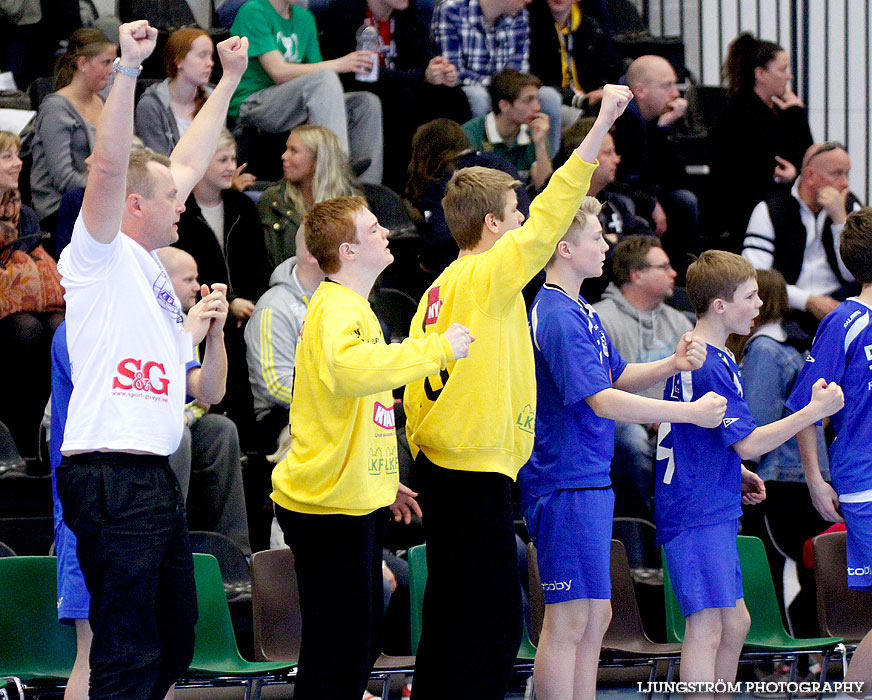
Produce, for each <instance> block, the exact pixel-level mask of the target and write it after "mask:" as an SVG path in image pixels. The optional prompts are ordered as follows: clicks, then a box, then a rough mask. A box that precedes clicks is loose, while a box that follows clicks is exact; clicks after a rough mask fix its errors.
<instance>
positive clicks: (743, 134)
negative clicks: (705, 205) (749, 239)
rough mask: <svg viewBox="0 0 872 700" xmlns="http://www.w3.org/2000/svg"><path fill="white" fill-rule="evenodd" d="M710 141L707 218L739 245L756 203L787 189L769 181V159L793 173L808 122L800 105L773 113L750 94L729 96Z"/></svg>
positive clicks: (808, 142)
mask: <svg viewBox="0 0 872 700" xmlns="http://www.w3.org/2000/svg"><path fill="white" fill-rule="evenodd" d="M710 139H711V153H712V155H711V169H712V171H711V180H712V186H713V188H714V190H713V191H714V193H715V195H716V196H715V197H714V198H713V201H714V202H719V203H720V206H719V208H720V211H718V212H716V216H714V217H713V219H715V220H718V221H721V222H723V224H724V225H725V229H726V230H727V231H729V232H730V233H731V234H732V235H733V236H734V237H735V239H736V241H737V242H738V243H741V240H742V237H743V236H744V234H745V229H746V228H747V226H748V219H749V218H750V217H751V212H752V211H753V209H754V207H755V206H757V203H758V202H761V201H762V200H764V199H765V198H766V197H767V195H769V194H770V193H772V192H774V191H776V190H778V189H783V190H785V191H788V192H789V190H790V187H789V186H786V185H779V184H777V183H776V182H775V181H774V180H773V179H772V178H773V174H774V171H775V165H776V162H775V156H780V157H781V158H784V159H785V160H789V161H790V162H791V163H793V165H794V166H795V167H796V172H797V174H798V173H799V170H800V168H801V166H802V158H803V156H804V155H805V152H806V150H807V149H808V147H809V146H811V144H812V138H811V130H810V129H809V126H808V118H807V117H806V114H805V110H804V109H802V108H801V107H791V108H790V109H786V110H783V111H782V110H778V109H776V110H775V111H773V110H772V109H770V108H769V107H767V106H766V105H765V104H764V103H763V100H761V99H760V98H759V97H757V95H756V94H754V93H751V94H748V95H744V94H739V95H734V96H733V97H731V98H730V101H729V103H728V105H727V108H726V109H725V110H724V112H723V114H721V116H720V117H719V118H718V121H717V122H716V123H715V125H714V127H712V130H711V133H710Z"/></svg>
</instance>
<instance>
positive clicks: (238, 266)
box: [173, 189, 272, 303]
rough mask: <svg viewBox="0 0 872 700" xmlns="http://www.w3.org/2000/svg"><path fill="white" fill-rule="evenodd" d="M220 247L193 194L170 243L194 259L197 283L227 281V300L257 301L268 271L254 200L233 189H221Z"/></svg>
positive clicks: (261, 292)
mask: <svg viewBox="0 0 872 700" xmlns="http://www.w3.org/2000/svg"><path fill="white" fill-rule="evenodd" d="M221 197H222V199H223V200H224V251H223V252H222V251H221V246H220V245H219V244H218V239H217V238H215V234H214V233H213V231H212V229H211V228H210V227H209V224H208V223H207V222H206V219H205V218H203V214H202V213H201V211H200V207H199V206H198V204H197V201H196V199H195V198H194V195H193V194H191V196H190V197H188V201H187V202H185V211H184V212H183V213H182V215H181V217H180V218H179V240H178V241H176V243H174V244H173V245H175V247H176V248H181V249H182V250H184V251H187V252H188V253H190V254H191V255H192V256H193V257H194V260H196V261H197V269H198V271H199V279H200V283H201V284H208V285H212V284H214V283H215V282H221V283H223V284H226V285H227V296H228V298H229V299H230V300H233V299H235V298H236V297H242V298H243V299H248V300H250V301H253V302H255V303H257V300H258V299H259V298H260V295H261V294H263V293H264V292H265V291H266V290H267V289H268V288H269V277H270V274H272V270H271V269H270V265H269V261H268V258H267V255H266V248H265V247H264V243H263V234H262V229H261V223H260V218H259V217H258V215H257V209H256V208H255V206H254V202H252V201H251V199H249V198H248V196H246V195H244V194H242V193H241V192H237V191H236V190H233V189H229V190H224V191H223V192H222V193H221Z"/></svg>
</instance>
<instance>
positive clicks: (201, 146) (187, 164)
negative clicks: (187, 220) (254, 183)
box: [170, 36, 248, 202]
mask: <svg viewBox="0 0 872 700" xmlns="http://www.w3.org/2000/svg"><path fill="white" fill-rule="evenodd" d="M218 58H219V59H220V60H221V68H222V69H223V75H222V76H221V80H219V81H218V85H216V86H215V89H214V90H213V91H212V94H211V95H210V96H209V99H208V100H206V104H204V105H203V107H202V108H201V109H200V111H199V112H198V113H197V116H196V117H194V121H192V122H191V126H189V127H188V129H187V131H185V133H184V135H183V136H182V138H181V139H179V143H178V144H177V145H176V147H175V148H174V149H173V152H172V153H171V154H170V160H171V161H172V168H171V170H172V173H173V179H174V180H175V183H176V189H177V190H178V197H179V199H180V200H181V201H183V202H184V201H185V200H186V199H187V198H188V195H189V194H191V190H193V189H194V185H196V184H197V183H198V182H199V181H200V179H201V178H202V177H203V174H204V173H205V172H206V168H207V167H209V163H210V162H211V161H212V156H213V155H214V154H215V148H216V147H217V146H218V136H219V135H220V134H221V129H222V128H224V122H225V120H226V118H227V107H228V106H229V105H230V98H231V97H232V96H233V92H234V90H236V86H237V85H239V80H240V78H242V74H243V73H244V72H245V68H246V67H247V66H248V39H247V38H245V37H242V38H241V39H240V38H239V37H238V36H232V37H230V38H229V39H226V40H225V41H222V42H221V43H220V44H218Z"/></svg>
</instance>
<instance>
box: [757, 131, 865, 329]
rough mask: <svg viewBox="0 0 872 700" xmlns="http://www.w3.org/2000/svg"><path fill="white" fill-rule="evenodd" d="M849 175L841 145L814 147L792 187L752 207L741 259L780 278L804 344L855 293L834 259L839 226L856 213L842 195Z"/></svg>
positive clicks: (850, 198) (851, 199) (852, 199)
mask: <svg viewBox="0 0 872 700" xmlns="http://www.w3.org/2000/svg"><path fill="white" fill-rule="evenodd" d="M850 172H851V157H850V156H849V155H848V152H847V151H846V150H845V147H844V146H843V145H842V144H840V143H837V142H835V141H826V142H824V143H818V144H814V145H813V146H811V147H810V148H809V149H808V151H806V154H805V157H804V159H803V161H802V172H801V175H800V176H799V179H798V180H797V181H796V183H795V184H794V185H793V187H792V188H790V189H788V188H787V187H780V188H777V189H773V190H772V191H770V193H769V194H768V195H767V196H766V197H765V198H764V199H763V201H762V202H760V203H759V204H757V206H756V207H754V211H753V212H752V213H751V220H750V221H749V222H748V231H747V233H746V234H745V242H744V245H743V249H742V255H743V256H744V257H745V258H747V259H748V260H749V261H750V262H751V263H752V264H753V265H754V267H756V268H758V269H763V270H767V269H769V268H775V269H776V270H778V271H779V272H781V274H782V275H784V279H785V280H787V298H788V300H789V303H790V308H791V309H793V310H795V311H797V312H800V313H798V314H796V319H797V320H798V321H799V322H800V325H801V326H802V328H803V330H804V331H805V332H806V333H807V334H808V335H809V338H808V340H809V342H810V340H811V337H812V336H814V331H815V329H816V328H817V324H818V321H820V320H821V319H822V318H823V317H824V316H826V315H827V314H828V313H829V312H830V311H832V310H833V309H835V308H836V306H838V305H839V302H840V301H844V300H845V299H847V298H848V297H849V296H853V295H855V294H857V293H859V291H860V288H859V285H857V283H856V282H855V281H854V278H853V277H852V276H851V273H850V272H848V268H846V267H845V265H844V263H843V262H842V258H841V256H840V254H839V241H840V239H841V234H842V229H843V228H844V226H845V220H846V219H847V218H848V214H849V213H850V212H852V211H854V210H856V209H859V208H860V202H859V200H858V199H857V197H856V196H855V195H854V194H853V193H852V192H850V191H849V189H848V176H849V174H850ZM803 312H807V313H803Z"/></svg>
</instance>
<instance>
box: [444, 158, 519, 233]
mask: <svg viewBox="0 0 872 700" xmlns="http://www.w3.org/2000/svg"><path fill="white" fill-rule="evenodd" d="M520 184H521V183H520V182H518V181H517V180H516V179H515V178H513V177H512V176H511V175H509V174H508V173H504V172H503V171H502V170H494V169H493V168H483V167H481V166H479V165H475V166H473V167H471V168H461V169H460V170H458V171H457V172H455V173H454V175H452V176H451V179H450V180H449V181H448V186H447V187H446V188H445V196H444V197H443V198H442V210H443V211H444V212H445V221H446V222H447V223H448V229H449V230H450V231H451V235H452V236H454V240H455V241H457V247H458V248H460V249H461V250H469V249H470V248H474V247H475V246H476V244H477V243H478V242H479V241H480V240H481V227H482V226H483V225H484V217H485V216H487V215H488V214H493V215H494V216H496V217H498V218H499V219H500V221H502V218H503V212H504V211H505V208H506V195H507V194H508V193H509V192H510V191H511V190H513V189H515V187H517V186H518V185H520Z"/></svg>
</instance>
